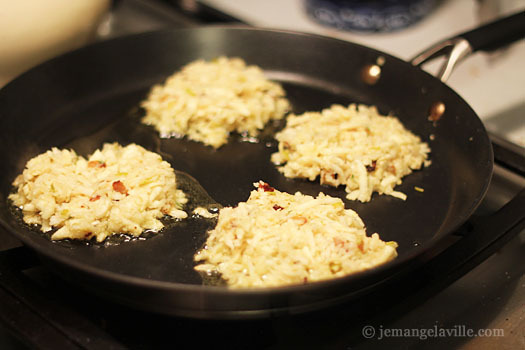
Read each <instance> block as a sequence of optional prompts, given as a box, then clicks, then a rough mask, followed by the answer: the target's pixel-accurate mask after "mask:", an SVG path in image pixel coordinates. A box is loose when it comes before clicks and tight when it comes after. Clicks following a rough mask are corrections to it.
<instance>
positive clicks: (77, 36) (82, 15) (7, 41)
mask: <svg viewBox="0 0 525 350" xmlns="http://www.w3.org/2000/svg"><path fill="white" fill-rule="evenodd" d="M110 5H111V0H45V1H42V0H0V87H2V86H3V85H5V84H6V83H7V82H9V81H10V80H11V79H13V78H14V77H16V76H17V75H19V74H21V73H22V72H24V71H26V70H27V69H29V68H31V67H32V66H35V65H36V64H38V63H40V62H43V61H45V60H47V59H49V58H51V57H54V56H57V55H59V54H61V53H63V52H66V51H69V50H72V49H75V48H78V47H80V46H83V45H85V44H87V43H88V42H89V41H91V40H93V39H95V36H96V31H97V28H98V26H99V24H100V23H101V22H102V21H103V19H104V16H105V14H106V13H108V11H109V9H110Z"/></svg>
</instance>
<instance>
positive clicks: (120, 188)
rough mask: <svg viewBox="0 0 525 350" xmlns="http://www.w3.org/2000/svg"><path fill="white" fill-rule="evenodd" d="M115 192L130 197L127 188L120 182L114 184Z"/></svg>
mask: <svg viewBox="0 0 525 350" xmlns="http://www.w3.org/2000/svg"><path fill="white" fill-rule="evenodd" d="M113 190H114V191H117V192H119V193H122V194H125V195H126V196H127V195H128V190H127V189H126V186H124V184H123V183H122V181H120V180H118V181H115V182H113Z"/></svg>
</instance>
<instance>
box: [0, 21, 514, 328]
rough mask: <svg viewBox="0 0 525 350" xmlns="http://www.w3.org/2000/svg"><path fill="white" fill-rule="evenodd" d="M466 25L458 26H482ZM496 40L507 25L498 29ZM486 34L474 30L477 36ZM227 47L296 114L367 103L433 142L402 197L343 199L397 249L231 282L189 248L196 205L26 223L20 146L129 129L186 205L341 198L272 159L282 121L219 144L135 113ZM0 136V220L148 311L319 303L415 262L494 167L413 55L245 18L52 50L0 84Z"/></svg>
mask: <svg viewBox="0 0 525 350" xmlns="http://www.w3.org/2000/svg"><path fill="white" fill-rule="evenodd" d="M516 19H518V22H519V18H518V17H516V16H515V17H513V18H511V19H510V21H511V22H508V21H507V22H502V23H499V24H497V25H496V26H493V27H492V28H493V29H501V28H503V29H504V31H505V32H506V34H509V33H510V34H511V36H512V35H514V36H515V34H516V30H515V29H516V28H513V29H512V30H511V29H509V28H510V27H509V23H511V24H512V25H513V26H516V23H518V22H516ZM521 27H522V26H521ZM485 30H486V29H485ZM520 30H521V34H520V35H521V36H522V35H523V28H521V29H520ZM475 34H476V32H471V33H469V35H467V37H468V36H470V37H471V38H478V39H479V37H477V36H476V35H475ZM502 38H508V36H504V37H498V38H496V39H497V40H496V41H499V42H502ZM491 39H494V38H491ZM476 40H477V39H476ZM473 42H476V41H475V40H473ZM493 42H494V40H492V41H491V43H493ZM485 44H486V43H485V42H476V45H475V46H473V49H474V50H475V49H483V48H486V47H487V46H486V45H485ZM220 55H225V56H230V57H233V56H237V57H242V58H243V59H245V60H246V61H247V62H248V63H249V64H255V65H258V66H260V67H262V68H263V69H264V71H265V73H266V74H267V75H268V77H270V78H272V79H275V80H277V81H279V82H281V83H282V84H283V86H284V88H285V89H286V91H287V95H288V97H289V99H290V100H291V103H292V105H293V111H294V112H296V113H301V112H304V111H307V110H320V109H322V108H325V107H329V106H330V105H331V104H333V103H339V104H349V103H353V102H355V103H365V104H370V105H376V106H377V107H378V108H379V110H380V112H383V113H389V112H390V113H393V114H395V115H396V116H398V117H399V118H400V119H401V121H402V122H403V123H404V125H405V126H406V127H407V128H408V129H409V130H411V131H412V132H414V133H415V134H417V135H419V136H420V137H421V138H422V139H423V140H425V141H427V142H429V144H430V147H431V149H432V153H431V160H432V165H431V166H430V167H428V168H426V169H424V170H422V171H417V172H415V173H413V174H411V175H409V176H408V177H406V178H405V179H404V182H403V184H402V185H400V186H399V187H398V188H397V189H399V190H400V191H403V192H405V193H406V194H407V195H408V199H407V200H406V201H402V200H399V199H396V198H393V197H388V196H377V195H374V196H373V199H372V201H371V202H369V203H359V202H352V201H347V200H345V204H346V206H347V208H352V209H354V210H356V211H357V212H358V213H359V215H360V216H361V217H362V218H363V221H364V222H365V224H366V226H367V231H368V232H369V233H373V232H378V233H379V234H380V235H381V237H382V238H383V239H384V240H395V241H397V242H398V243H399V249H398V253H399V256H398V258H397V259H395V260H394V261H392V262H390V263H388V264H385V265H383V266H381V267H378V268H375V269H372V270H369V271H365V272H362V273H358V274H355V275H351V276H347V277H343V278H339V279H335V280H331V281H324V282H316V283H308V284H305V285H299V286H289V287H281V288H268V289H257V290H230V289H227V288H226V287H224V286H220V285H215V284H207V283H209V281H203V279H202V278H201V276H200V275H199V274H198V273H197V272H195V271H194V270H193V265H194V263H193V259H192V257H193V254H194V253H195V252H196V250H197V249H199V248H200V247H201V246H202V244H203V243H204V241H205V239H206V230H208V229H209V228H211V227H213V225H214V222H213V221H212V220H207V219H202V218H190V219H188V220H185V221H182V222H181V223H176V224H173V225H170V226H169V227H168V228H167V229H165V230H163V231H161V232H160V233H158V234H155V235H151V236H148V237H145V238H144V239H135V240H130V241H125V240H124V239H123V238H122V239H120V241H118V240H117V241H111V242H109V243H106V244H93V243H90V244H85V243H79V242H70V241H59V242H51V241H50V240H49V238H47V236H46V235H44V234H42V233H40V232H39V231H38V230H36V229H31V228H29V227H26V226H25V225H23V224H21V221H20V217H19V215H17V213H16V211H15V210H13V208H12V207H11V206H10V203H9V202H8V200H7V196H8V194H9V193H10V191H12V187H11V183H12V181H13V179H14V178H15V176H16V175H17V174H19V173H20V172H21V171H22V170H23V168H24V165H25V163H26V161H27V160H28V159H30V158H31V157H34V156H35V155H37V154H39V153H42V152H44V151H46V150H47V149H49V148H50V147H52V146H57V147H62V148H73V149H75V150H76V151H77V152H78V153H80V154H83V155H87V154H89V153H91V152H92V151H93V150H94V149H96V148H99V147H100V146H101V145H102V144H103V143H104V142H113V141H118V142H120V143H121V144H127V143H131V142H135V143H138V144H140V145H142V146H144V147H146V148H147V149H149V150H152V151H155V152H158V153H160V154H161V155H162V156H163V157H164V159H165V160H167V161H169V162H170V163H171V164H172V166H173V168H174V169H176V170H177V171H178V179H179V185H180V186H181V187H182V188H183V189H184V190H186V191H187V192H189V193H190V195H191V197H192V198H193V199H192V201H191V202H190V204H189V208H188V209H189V210H191V208H192V207H194V206H197V205H205V206H209V207H214V208H218V207H220V206H221V205H222V206H226V205H236V204H237V203H238V202H239V201H244V200H246V199H247V198H248V195H249V192H250V191H251V190H252V189H253V186H252V184H253V183H254V182H256V181H258V180H264V181H266V182H268V183H269V184H271V185H272V186H274V187H276V188H277V189H279V190H281V191H287V192H290V193H293V192H295V191H301V192H303V193H306V194H312V195H316V194H317V193H318V192H324V193H327V194H329V195H333V196H339V197H341V198H344V197H345V192H344V189H333V188H329V187H323V186H320V185H318V184H316V183H311V182H308V181H304V180H292V179H286V178H284V177H283V176H282V175H281V174H280V173H279V172H278V171H277V170H276V169H275V167H274V166H273V165H272V164H271V163H270V160H269V158H270V154H271V153H273V152H275V150H276V142H275V141H274V140H273V138H272V135H273V133H274V132H275V130H276V129H278V128H279V127H282V125H271V126H269V127H268V128H267V129H265V130H264V132H263V133H262V135H261V137H260V138H259V139H258V140H257V141H256V142H253V141H254V140H245V139H243V137H242V136H240V135H232V137H231V139H230V142H229V143H228V144H227V145H225V146H223V147H222V148H220V149H219V150H213V149H211V148H210V147H206V146H204V145H202V144H199V143H195V142H191V141H188V140H185V139H161V138H159V137H158V135H157V134H156V132H155V131H154V130H153V129H152V128H151V127H148V126H144V125H141V124H140V122H139V119H140V116H141V114H142V113H143V111H142V110H141V109H140V108H139V107H138V105H139V102H140V101H141V100H142V99H143V98H145V96H146V94H147V92H148V90H149V88H150V87H151V86H152V85H153V84H155V83H159V82H162V81H163V80H164V79H165V78H166V77H167V76H168V75H170V74H172V73H173V72H174V71H176V70H177V69H179V68H181V67H182V66H183V65H184V64H187V63H189V62H190V61H193V60H195V59H199V58H202V59H212V58H214V57H217V56H220ZM0 135H1V141H0V145H1V153H0V164H1V165H2V169H3V171H2V174H1V182H0V191H1V201H0V222H1V224H2V226H3V227H4V228H5V229H6V230H7V231H9V232H11V233H12V234H13V235H14V236H15V237H17V238H18V239H20V240H21V241H22V242H23V243H24V244H25V245H26V246H28V247H29V248H31V249H33V250H34V251H36V252H37V253H38V255H39V256H40V257H41V258H42V259H43V261H44V262H46V263H47V264H48V265H49V266H51V267H52V268H54V269H55V271H57V272H58V273H60V274H61V275H62V276H64V277H65V278H66V279H68V280H70V281H73V282H75V283H77V284H79V285H80V286H82V287H83V288H85V289H87V290H89V291H90V292H93V293H95V294H97V295H99V296H102V297H105V298H108V299H110V300H113V301H116V302H119V303H123V304H127V305H131V306H133V307H137V308H141V309H145V310H148V311H154V312H161V313H166V314H172V315H184V316H189V317H203V318H223V317H252V316H254V317H255V316H267V315H270V314H274V313H279V312H291V313H294V312H303V311H308V310H313V309H318V308H321V307H324V306H327V305H331V304H334V303H337V302H339V301H341V300H347V299H349V298H351V297H352V296H354V295H357V294H358V293H359V292H360V291H363V290H366V289H367V288H368V289H369V288H373V286H374V284H376V283H378V282H380V281H381V280H384V279H386V278H388V276H390V275H392V274H393V273H395V272H396V271H399V270H401V269H408V268H410V267H414V266H417V265H418V264H419V263H421V262H422V261H424V260H425V257H426V256H427V255H428V254H430V253H431V252H432V251H433V250H434V249H437V247H439V245H440V243H441V242H442V241H443V240H446V239H447V238H449V237H450V236H451V234H452V233H453V232H454V230H456V229H457V228H458V227H459V226H460V225H461V224H462V223H464V222H465V220H466V219H467V218H469V217H470V216H471V214H472V213H473V211H474V210H475V209H476V207H477V206H478V204H479V203H480V201H481V200H482V199H483V197H484V194H485V192H486V190H487V187H488V185H489V182H490V178H491V174H492V165H493V156H492V148H491V144H490V141H489V138H488V136H487V133H486V131H485V129H484V127H483V124H482V123H481V121H480V120H479V118H478V117H477V116H476V113H475V112H474V111H473V110H472V109H471V108H470V107H469V105H468V104H467V103H466V102H465V101H463V100H462V99H461V97H460V96H458V95H457V94H456V93H455V92H454V91H452V90H451V89H450V88H449V87H447V86H446V85H445V84H444V83H442V82H441V81H440V80H439V79H436V78H435V77H433V76H431V75H429V74H427V73H425V72H424V71H422V70H421V69H419V68H418V67H415V66H413V65H411V64H409V63H406V62H404V61H402V60H399V59H397V58H395V57H392V56H390V55H388V54H385V53H383V52H379V51H376V50H373V49H370V48H367V47H363V46H360V45H356V44H353V43H349V42H344V41H340V40H335V39H331V38H326V37H321V36H316V35H308V34H302V33H295V32H286V31H276V30H263V29H253V28H242V27H201V28H193V29H182V30H179V29H177V30H169V31H162V32H154V33H146V34H140V35H134V36H129V37H123V38H119V39H114V40H110V41H107V42H101V43H98V44H95V45H92V46H89V47H86V48H83V49H80V50H77V51H74V52H71V53H68V54H66V55H63V56H61V57H58V58H55V59H53V60H51V61H48V62H46V63H44V64H42V65H40V66H38V67H36V68H34V69H32V70H30V71H28V72H27V73H25V74H23V75H22V76H20V77H19V78H17V79H15V80H14V81H12V82H11V83H10V84H8V85H7V86H6V87H5V88H4V89H2V90H1V91H0ZM416 186H417V187H420V188H423V189H424V192H419V191H416V190H415V189H414V188H415V187H416Z"/></svg>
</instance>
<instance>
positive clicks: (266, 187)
mask: <svg viewBox="0 0 525 350" xmlns="http://www.w3.org/2000/svg"><path fill="white" fill-rule="evenodd" d="M259 188H260V189H262V190H264V192H273V191H275V188H273V187H272V186H270V185H268V184H267V183H266V182H262V183H259Z"/></svg>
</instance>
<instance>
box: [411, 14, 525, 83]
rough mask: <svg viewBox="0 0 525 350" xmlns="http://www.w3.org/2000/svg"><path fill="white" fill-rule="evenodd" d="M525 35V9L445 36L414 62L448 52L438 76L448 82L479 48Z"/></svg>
mask: <svg viewBox="0 0 525 350" xmlns="http://www.w3.org/2000/svg"><path fill="white" fill-rule="evenodd" d="M524 37H525V11H521V12H518V13H515V14H513V15H510V16H508V17H504V18H501V19H498V20H496V21H493V22H490V23H488V24H485V25H483V26H481V27H479V28H476V29H473V30H470V31H468V32H465V33H462V34H458V35H456V36H454V37H452V38H450V39H446V40H443V41H441V42H439V43H437V44H435V45H433V46H431V47H430V48H428V49H426V50H424V51H423V52H421V53H420V54H418V55H416V56H415V57H414V58H413V59H411V60H410V63H412V64H413V65H415V66H421V65H422V64H424V63H426V62H428V61H430V60H432V59H434V58H437V57H440V56H446V58H447V59H446V61H445V63H444V64H443V65H442V66H441V69H440V71H439V73H438V75H437V76H438V78H439V79H440V80H441V81H443V82H445V81H447V79H448V78H449V77H450V74H451V73H452V70H453V69H454V67H455V66H456V64H457V63H458V62H460V61H461V60H462V59H464V58H465V57H467V56H468V55H470V54H472V53H473V52H476V51H493V50H496V49H498V48H501V47H503V46H505V45H508V44H510V43H512V42H514V41H517V40H520V39H523V38H524Z"/></svg>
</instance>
